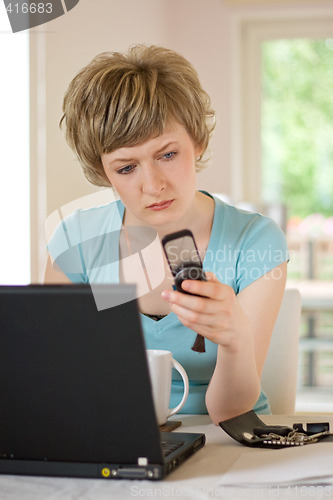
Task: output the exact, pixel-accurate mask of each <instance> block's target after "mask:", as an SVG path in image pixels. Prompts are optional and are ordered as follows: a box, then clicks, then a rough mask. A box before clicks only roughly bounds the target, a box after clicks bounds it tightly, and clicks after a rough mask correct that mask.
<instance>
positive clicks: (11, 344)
mask: <svg viewBox="0 0 333 500" xmlns="http://www.w3.org/2000/svg"><path fill="white" fill-rule="evenodd" d="M97 288H98V289H96V287H95V288H94V293H93V292H92V290H91V288H90V286H88V285H86V286H85V285H70V286H68V285H67V286H66V285H30V286H10V287H0V458H1V459H2V466H1V463H0V469H1V467H2V469H1V470H0V471H2V472H8V471H9V472H10V471H11V470H12V469H13V472H14V473H15V472H16V469H17V467H18V469H19V472H20V470H21V469H20V464H22V463H23V464H26V461H33V463H34V464H35V465H36V464H41V463H44V464H45V463H47V464H52V463H56V462H58V463H59V462H60V463H64V462H66V463H78V464H96V463H98V464H110V463H111V464H122V465H125V466H126V465H127V464H128V465H129V464H132V465H133V464H138V465H139V466H143V465H145V464H146V465H147V464H161V465H162V464H163V463H164V461H163V454H162V451H161V443H160V432H159V428H158V425H157V422H156V417H155V412H154V406H153V400H152V395H151V388H150V379H149V372H148V366H147V359H146V352H145V344H144V340H143V334H142V329H141V322H140V317H139V312H138V305H137V301H136V299H135V286H134V285H100V286H99V287H97ZM95 292H96V293H95ZM96 294H97V295H96ZM96 297H98V304H103V307H102V309H101V310H98V309H97V307H96ZM108 303H109V304H115V303H118V304H119V305H117V306H113V307H107V304H108ZM0 462H1V460H0ZM4 463H6V466H4ZM31 463H32V462H31ZM8 464H9V465H8ZM10 464H12V465H10ZM8 467H9V469H8ZM44 469H45V467H44V468H43V467H41V468H38V467H37V469H36V467H32V468H31V467H30V468H29V467H28V468H26V467H23V470H24V471H28V472H27V473H29V471H30V470H32V471H34V472H32V473H41V474H43V473H44V472H43V470H44ZM58 469H59V468H58ZM45 470H46V471H47V472H46V473H47V474H50V473H51V474H52V468H51V469H50V467H46V469H45ZM50 471H51V472H50ZM59 471H60V472H59ZM82 471H83V472H82V474H81V473H79V470H78V471H77V472H78V473H77V474H76V473H74V474H73V473H72V472H73V471H72V472H71V473H69V475H84V476H86V475H90V473H89V474H88V472H87V471H86V469H82ZM74 472H75V471H74ZM90 472H91V471H90ZM21 473H22V472H21ZM55 474H56V475H58V474H60V475H67V474H66V473H65V472H64V470H62V469H61V467H60V469H59V470H58V472H55ZM92 475H93V476H94V475H95V473H92ZM96 475H97V476H99V475H100V471H97V472H96Z"/></svg>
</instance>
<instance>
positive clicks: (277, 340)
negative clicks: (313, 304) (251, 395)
mask: <svg viewBox="0 0 333 500" xmlns="http://www.w3.org/2000/svg"><path fill="white" fill-rule="evenodd" d="M300 317H301V294H300V293H299V291H298V290H296V289H292V288H290V289H286V290H285V293H284V297H283V300H282V304H281V308H280V311H279V314H278V317H277V320H276V323H275V327H274V330H273V334H272V339H271V343H270V346H269V350H268V354H267V358H266V361H265V365H264V369H263V372H262V377H261V386H262V389H263V390H264V392H265V393H266V394H267V396H268V398H269V402H270V405H271V410H272V413H273V414H280V415H282V414H284V415H292V414H293V413H294V412H295V399H296V389H297V375H298V347H299V346H298V344H299V327H300Z"/></svg>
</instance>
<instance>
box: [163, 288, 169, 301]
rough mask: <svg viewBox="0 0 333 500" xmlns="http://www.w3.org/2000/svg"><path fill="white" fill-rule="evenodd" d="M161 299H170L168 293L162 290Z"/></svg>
mask: <svg viewBox="0 0 333 500" xmlns="http://www.w3.org/2000/svg"><path fill="white" fill-rule="evenodd" d="M162 297H163V299H165V300H169V299H170V291H169V290H163V292H162Z"/></svg>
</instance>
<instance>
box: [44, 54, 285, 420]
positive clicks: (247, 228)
mask: <svg viewBox="0 0 333 500" xmlns="http://www.w3.org/2000/svg"><path fill="white" fill-rule="evenodd" d="M63 111H64V115H63V118H62V123H63V125H65V127H66V138H67V141H68V143H69V145H70V146H71V148H72V149H73V150H74V151H75V153H76V155H77V156H78V158H79V160H80V163H81V165H82V168H83V170H84V173H85V175H86V177H87V179H88V180H89V181H90V182H92V183H94V184H96V185H99V186H108V187H111V186H112V188H113V189H114V190H115V191H116V193H117V194H118V196H119V199H118V200H117V201H115V202H112V203H110V204H106V205H104V206H101V207H96V208H93V209H86V210H78V211H76V212H74V213H73V214H72V215H71V216H70V217H68V218H67V219H66V220H65V221H64V222H63V223H62V224H61V226H59V227H58V228H57V230H56V231H55V233H54V235H53V237H52V239H51V241H50V242H49V245H48V248H49V252H50V256H51V257H50V259H49V261H48V264H47V269H46V276H45V281H46V282H49V283H50V282H67V283H70V282H75V283H119V282H128V281H138V282H140V279H141V281H142V275H144V276H145V277H147V266H143V270H142V269H140V270H138V269H137V271H135V266H134V267H133V266H132V267H131V259H130V258H129V257H130V256H131V255H133V248H134V247H135V245H136V243H137V240H138V239H140V234H142V235H144V234H147V229H148V230H152V231H154V232H155V233H156V234H157V235H158V238H159V240H161V238H162V237H163V236H165V235H166V234H169V233H171V232H175V231H178V230H182V229H190V230H191V231H192V233H193V235H194V237H195V240H196V243H197V246H198V249H199V253H200V255H201V258H202V261H203V267H204V270H205V271H206V274H207V277H208V280H207V281H193V280H186V281H184V282H183V284H182V287H183V289H184V291H186V292H190V294H184V293H181V292H178V291H175V290H173V288H172V284H173V278H172V276H171V273H170V271H169V268H168V265H167V262H166V260H165V259H164V258H163V257H162V250H161V245H157V246H156V245H155V246H154V245H152V246H151V247H150V254H149V266H148V267H149V269H148V270H149V273H148V274H149V278H150V283H153V284H154V286H150V289H149V290H148V291H147V290H145V289H144V287H143V288H142V287H141V288H140V287H139V288H140V290H141V292H140V293H139V294H138V295H139V297H138V300H139V307H140V311H141V318H142V325H143V330H144V335H145V341H146V345H147V348H156V349H168V350H171V351H172V353H173V356H174V357H175V359H177V360H178V361H179V362H180V363H181V364H182V365H183V366H184V368H185V369H186V371H187V373H188V376H189V379H190V394H189V397H188V400H187V402H186V405H185V407H184V408H183V411H184V412H187V413H206V412H207V411H208V413H209V414H210V416H211V418H212V420H213V421H214V422H215V423H218V422H220V421H222V420H225V419H227V418H230V417H233V416H235V415H238V414H240V413H243V412H245V411H248V410H249V409H251V408H254V410H255V411H257V412H258V413H269V411H270V409H269V402H268V400H267V397H266V395H265V394H264V393H263V392H261V389H260V376H261V372H262V368H263V365H264V361H265V357H266V353H267V350H268V347H269V342H270V336H271V333H272V329H273V326H274V323H275V320H276V317H277V314H278V311H279V307H280V304H281V300H282V296H283V292H284V287H285V281H286V261H287V248H286V241H285V238H284V235H283V233H282V232H281V231H280V229H279V228H278V227H277V226H276V224H275V223H274V222H273V221H272V220H270V219H269V218H267V217H264V216H262V215H259V214H254V213H249V212H245V211H241V210H238V209H236V208H235V207H233V206H230V205H227V204H225V203H223V202H222V201H220V200H219V199H217V198H214V197H213V196H212V195H210V194H209V193H207V192H204V191H197V190H196V183H197V171H198V170H199V169H201V168H202V164H203V156H204V153H205V151H206V149H207V146H208V142H209V138H210V135H211V133H212V130H213V127H214V112H213V111H212V110H211V108H210V100H209V97H208V95H207V94H206V92H205V91H204V90H203V89H202V87H201V85H200V82H199V79H198V76H197V73H196V72H195V70H194V69H193V67H192V66H191V65H190V63H189V62H188V61H187V60H186V59H184V58H183V57H182V56H180V55H179V54H177V53H175V52H173V51H170V50H167V49H164V48H161V47H157V46H151V47H145V46H136V47H133V48H131V49H130V50H129V52H128V53H127V54H120V53H106V54H101V55H99V56H97V57H96V58H95V59H93V60H92V61H91V63H90V64H88V65H87V66H86V67H85V68H83V69H82V70H81V71H80V72H79V73H78V75H77V76H76V77H75V78H74V79H73V81H72V82H71V83H70V85H69V88H68V90H67V92H66V95H65V98H64V106H63ZM131 228H132V229H133V228H135V231H134V232H135V235H134V236H133V238H132V239H133V241H132V242H131V241H130V238H129V236H128V235H129V234H132V235H133V234H134V233H133V231H132V233H131ZM148 232H149V231H148ZM142 238H143V240H144V238H145V237H144V236H143V237H142ZM66 241H70V242H71V243H72V245H73V247H72V248H73V251H72V252H70V253H68V252H66V248H67V247H68V245H67V246H66V244H64V242H66ZM87 242H90V243H89V244H87ZM91 242H93V243H91ZM141 243H142V242H141ZM106 248H107V249H108V251H107V252H105V249H106ZM140 248H142V246H141V247H140ZM106 253H107V255H109V256H110V255H111V254H112V255H114V256H115V258H113V259H110V258H109V260H108V259H106V260H105V259H104V260H103V257H101V256H103V255H105V254H106ZM141 260H142V259H141ZM142 261H143V260H142ZM147 262H148V261H147V260H146V263H147ZM145 267H146V268H145ZM140 276H141V278H140ZM154 277H155V278H156V279H155V281H154ZM139 285H140V284H139ZM141 285H142V283H141ZM141 285H140V286H141ZM193 294H194V295H193ZM197 334H201V335H202V336H203V337H204V338H205V343H206V351H205V352H203V353H199V352H194V351H193V350H191V346H192V344H193V341H194V339H195V337H196V335H197ZM180 384H181V383H180V381H179V380H177V379H175V380H173V385H172V402H174V403H175V404H176V402H177V401H178V400H179V399H180V393H181V392H182V388H181V386H180ZM172 402H171V403H172Z"/></svg>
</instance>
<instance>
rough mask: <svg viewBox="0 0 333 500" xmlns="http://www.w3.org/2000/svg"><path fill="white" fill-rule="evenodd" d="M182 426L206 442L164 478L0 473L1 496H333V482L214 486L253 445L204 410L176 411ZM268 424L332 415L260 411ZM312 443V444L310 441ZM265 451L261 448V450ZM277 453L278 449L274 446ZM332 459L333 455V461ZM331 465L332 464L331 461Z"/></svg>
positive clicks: (65, 499)
mask: <svg viewBox="0 0 333 500" xmlns="http://www.w3.org/2000/svg"><path fill="white" fill-rule="evenodd" d="M174 418H175V420H181V421H182V422H183V424H182V426H181V427H179V428H178V429H177V430H176V431H174V432H177V431H179V432H203V433H205V434H206V438H207V442H206V445H205V446H204V448H202V449H201V450H199V451H198V452H197V453H196V454H195V455H193V456H192V457H190V458H189V459H188V460H187V461H186V462H185V463H184V464H182V465H181V466H180V467H179V468H178V469H177V470H176V471H174V472H173V473H172V474H170V475H169V476H168V477H167V478H166V479H165V480H163V481H146V480H145V481H133V480H103V479H96V480H93V479H74V478H73V479H72V478H49V477H32V476H31V477H27V476H9V475H8V476H6V475H3V476H0V500H14V499H15V500H45V499H55V500H111V499H112V500H118V499H121V500H127V499H130V498H138V499H140V498H181V499H190V500H192V499H193V500H206V499H207V500H208V499H212V498H223V499H235V498H237V499H244V498H245V499H246V498H249V499H251V500H254V499H256V498H259V499H266V498H267V499H272V498H274V497H278V498H304V497H308V498H316V499H320V498H322V499H324V498H325V499H327V498H333V484H332V486H325V488H323V487H322V488H320V487H312V489H311V488H310V487H309V489H304V488H303V489H301V488H296V487H294V488H292V489H290V488H289V489H288V488H284V489H279V488H276V487H273V488H272V487H271V488H269V487H268V488H263V489H260V490H258V489H253V488H252V489H251V488H247V489H244V488H239V489H238V488H232V489H230V488H226V487H223V486H219V485H218V481H219V478H220V477H221V476H222V474H223V473H224V472H226V471H227V470H228V469H229V468H230V467H231V466H232V464H233V463H234V462H235V461H236V460H237V458H238V457H239V456H240V455H241V454H244V453H249V452H252V451H253V449H252V448H248V447H246V446H242V445H240V444H239V443H237V442H236V441H234V440H233V439H232V438H230V437H229V436H228V435H227V434H225V432H224V431H222V429H221V428H220V427H217V426H215V425H214V424H212V423H211V421H210V419H209V417H208V416H207V415H177V416H176V417H174ZM261 418H262V419H263V420H264V421H265V422H266V423H272V424H279V425H281V424H282V425H290V426H291V425H292V424H293V423H295V422H327V421H328V422H330V425H331V428H332V425H333V415H330V416H327V415H326V416H318V415H316V416H309V415H304V416H302V415H294V416H292V417H290V416H276V415H274V416H273V415H270V416H262V417H261ZM312 446H315V445H312ZM266 451H269V450H262V452H263V453H265V452H266ZM277 453H279V452H278V451H277ZM332 464H333V460H332ZM332 467H333V465H332Z"/></svg>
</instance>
